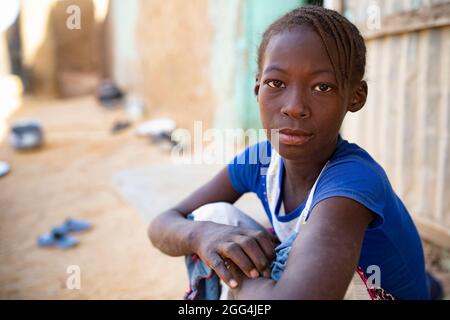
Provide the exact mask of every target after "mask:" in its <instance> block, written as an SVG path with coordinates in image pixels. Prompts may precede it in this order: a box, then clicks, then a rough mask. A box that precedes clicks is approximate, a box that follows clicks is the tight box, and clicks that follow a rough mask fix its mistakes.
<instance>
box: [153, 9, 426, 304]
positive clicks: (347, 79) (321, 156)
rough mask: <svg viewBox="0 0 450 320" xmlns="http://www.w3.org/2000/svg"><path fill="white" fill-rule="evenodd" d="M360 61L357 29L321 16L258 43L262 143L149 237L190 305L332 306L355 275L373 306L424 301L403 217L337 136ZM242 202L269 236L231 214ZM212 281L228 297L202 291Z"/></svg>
mask: <svg viewBox="0 0 450 320" xmlns="http://www.w3.org/2000/svg"><path fill="white" fill-rule="evenodd" d="M365 55H366V48H365V44H364V40H363V38H362V37H361V35H360V33H359V31H358V29H357V28H356V27H355V26H354V25H353V24H352V23H350V22H349V21H348V20H347V19H346V18H344V17H343V16H342V15H340V14H339V13H337V12H335V11H332V10H329V9H325V8H322V7H317V6H304V7H300V8H298V9H295V10H293V11H292V12H289V13H288V14H286V15H284V16H283V17H281V18H280V19H278V20H277V21H276V22H274V23H273V24H272V25H271V26H270V27H269V28H268V30H267V31H266V32H265V33H264V35H263V39H262V43H261V45H260V48H259V52H258V74H257V77H256V85H255V94H256V97H257V100H258V103H259V106H260V115H261V120H262V124H263V127H264V129H266V130H267V138H268V141H265V142H262V143H259V144H256V145H253V146H250V147H249V148H247V149H246V150H245V151H244V152H243V153H242V154H240V155H238V156H237V157H236V158H235V159H234V160H233V161H232V162H231V163H230V164H229V165H228V166H227V167H226V168H224V169H223V170H222V171H221V172H220V173H219V174H218V175H217V176H215V177H214V178H213V179H212V180H211V181H210V182H208V183H207V184H205V185H204V186H203V187H201V188H200V189H198V190H196V191H195V192H193V193H192V194H191V195H190V196H189V197H187V198H186V199H185V200H183V201H182V202H181V203H179V204H178V205H177V206H175V207H174V208H173V209H171V210H168V211H166V212H164V213H162V214H161V215H159V216H158V217H157V218H155V219H154V221H153V222H152V223H151V225H150V227H149V237H150V239H151V241H152V243H153V244H154V245H155V246H156V247H158V248H159V249H160V250H161V251H162V252H164V253H166V254H169V255H172V256H180V255H185V256H188V266H189V267H190V280H191V292H190V293H188V297H189V294H191V295H190V298H198V297H200V296H199V291H200V290H203V291H205V290H207V291H208V292H203V293H202V297H203V298H214V299H216V298H218V297H219V295H220V294H221V296H220V297H221V298H227V297H229V296H230V295H229V294H232V296H233V297H234V298H239V299H342V298H343V297H344V295H345V293H346V291H347V289H348V287H349V284H350V282H351V280H352V278H353V276H354V274H355V271H357V272H358V274H359V275H360V276H361V277H362V279H364V280H366V278H367V277H370V278H371V281H372V283H371V284H372V285H373V287H372V288H371V290H369V293H370V296H371V297H372V298H383V297H384V298H385V297H390V298H396V299H428V298H429V293H428V288H427V283H426V275H425V266H424V255H423V249H422V245H421V240H420V238H419V235H418V233H417V230H416V228H415V226H414V223H413V221H412V219H411V217H410V215H409V213H408V211H407V209H406V208H405V206H404V205H403V203H402V201H401V200H400V199H399V198H398V196H397V195H396V194H395V192H394V190H393V189H392V186H391V185H390V183H389V180H388V178H387V176H386V174H385V172H384V170H383V168H381V166H380V165H379V164H378V163H377V162H375V160H374V159H373V158H372V157H371V156H370V155H369V154H368V153H367V152H366V151H364V150H363V149H362V148H360V147H359V146H357V145H356V144H352V143H349V142H347V141H345V140H343V139H342V138H341V136H340V135H339V129H340V127H341V124H342V121H343V120H344V117H345V115H346V113H347V112H349V111H350V112H357V111H359V110H360V109H361V108H362V107H363V106H364V104H365V102H366V97H367V92H368V89H367V83H366V82H365V81H363V76H364V69H365ZM376 120H377V119H373V121H376ZM262 157H270V163H269V164H266V161H261V159H262ZM254 160H256V161H254ZM246 192H255V193H256V194H257V195H258V197H259V199H260V200H261V203H262V205H263V207H264V209H265V212H266V214H267V216H268V218H269V220H270V223H271V225H272V227H273V229H274V231H275V235H274V234H272V233H270V232H268V231H266V230H265V229H264V228H262V227H260V226H259V225H258V224H257V223H256V222H254V221H253V220H251V219H250V218H249V217H248V216H246V215H245V214H244V213H242V212H240V211H239V210H238V209H236V208H235V207H234V206H232V204H233V203H234V202H235V201H236V200H238V199H239V198H240V197H241V195H242V194H244V193H246ZM187 217H188V218H189V219H186V218H187ZM279 242H280V243H281V244H280V245H279V246H278V247H277V245H278V243H279ZM197 257H199V258H200V262H201V265H200V267H201V268H200V267H199V264H198V260H197ZM210 270H213V271H214V272H212V271H211V273H212V274H211V273H210ZM202 272H203V275H202ZM216 275H217V276H218V277H219V278H220V280H221V283H225V284H226V285H227V286H228V287H229V288H231V292H227V290H225V289H226V288H227V286H222V288H221V287H216V286H215V284H211V282H209V283H208V281H216V282H218V280H219V278H214V277H216ZM211 276H214V277H211ZM211 279H216V280H211ZM200 281H206V282H205V283H203V285H202V284H201V283H200ZM194 291H195V292H194ZM224 293H226V295H224ZM196 295H197V296H196Z"/></svg>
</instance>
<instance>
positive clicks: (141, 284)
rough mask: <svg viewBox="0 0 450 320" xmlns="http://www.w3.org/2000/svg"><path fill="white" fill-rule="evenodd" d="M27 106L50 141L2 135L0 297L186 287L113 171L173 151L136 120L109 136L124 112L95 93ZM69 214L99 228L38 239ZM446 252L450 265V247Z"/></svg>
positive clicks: (105, 295) (88, 295) (123, 294)
mask: <svg viewBox="0 0 450 320" xmlns="http://www.w3.org/2000/svg"><path fill="white" fill-rule="evenodd" d="M24 105H25V107H23V108H21V109H20V110H19V111H18V112H17V113H16V114H14V115H13V117H12V119H10V123H11V122H13V121H14V120H16V119H21V118H34V119H37V120H39V121H40V122H41V123H42V124H43V125H44V128H45V137H46V144H45V146H44V147H43V148H41V149H39V150H36V151H31V152H17V151H15V150H13V149H12V148H11V147H10V146H9V143H8V142H7V141H1V142H0V160H6V161H8V162H9V163H10V164H11V166H12V170H11V172H10V173H9V174H8V175H7V176H5V177H2V178H0V244H1V245H0V299H180V298H181V297H182V295H183V293H184V291H185V290H186V289H187V277H186V273H185V270H184V263H183V259H182V258H171V257H167V256H165V255H163V254H161V253H160V252H159V251H157V250H156V249H154V248H153V247H152V246H151V245H150V243H149V241H148V239H147V235H146V223H145V222H144V219H143V217H142V215H141V214H140V213H138V212H137V211H136V210H135V209H133V207H132V206H130V204H129V203H128V202H126V201H125V200H124V198H123V197H122V196H121V194H119V191H118V188H117V186H115V185H114V183H113V179H112V177H113V176H114V175H115V174H116V173H117V172H122V171H123V170H128V169H130V168H141V167H148V166H149V165H152V164H163V163H167V161H168V160H169V156H168V154H167V153H164V152H162V151H161V149H160V148H158V147H157V146H154V145H151V144H150V143H149V141H148V140H146V139H142V138H138V137H136V136H135V135H134V130H133V128H129V129H126V130H124V131H123V132H120V133H118V134H115V135H112V134H111V133H110V129H111V126H112V124H113V123H114V121H116V120H120V119H124V117H125V115H124V113H123V111H122V110H107V109H105V108H102V107H100V106H98V105H97V104H96V102H95V100H94V99H93V98H80V99H75V100H68V101H64V102H61V101H36V100H25V103H24ZM67 217H74V218H83V219H88V220H89V221H90V222H92V223H93V225H94V228H93V229H92V230H90V231H88V232H85V233H83V234H79V235H76V237H77V238H78V239H79V240H80V245H79V246H78V247H76V248H73V249H70V250H66V251H62V250H59V249H57V248H52V249H42V248H38V247H37V245H36V239H37V237H38V236H39V235H40V234H42V233H45V232H47V231H48V230H49V229H50V228H51V227H52V226H54V225H58V224H60V223H61V222H62V221H64V219H65V218H67ZM425 249H426V257H427V265H428V267H429V268H431V269H432V270H433V271H435V272H436V274H437V276H438V277H439V278H440V279H441V280H443V282H444V283H445V286H446V296H447V298H448V297H449V295H450V273H449V272H448V270H447V269H445V270H444V268H442V267H441V261H440V260H442V259H441V258H442V256H443V253H442V252H441V251H440V250H439V249H437V248H435V247H433V246H431V245H430V244H427V243H426V244H425ZM443 257H444V258H445V259H446V261H447V264H448V261H450V254H449V253H448V252H446V253H444V256H443ZM71 265H77V266H79V267H80V270H81V289H79V290H70V289H68V288H67V286H66V281H67V279H68V277H69V276H70V275H69V274H68V273H67V268H68V267H69V266H71Z"/></svg>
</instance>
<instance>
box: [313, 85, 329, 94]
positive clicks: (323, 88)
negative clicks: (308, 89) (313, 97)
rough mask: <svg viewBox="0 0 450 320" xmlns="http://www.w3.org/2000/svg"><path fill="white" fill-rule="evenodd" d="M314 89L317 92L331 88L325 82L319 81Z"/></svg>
mask: <svg viewBox="0 0 450 320" xmlns="http://www.w3.org/2000/svg"><path fill="white" fill-rule="evenodd" d="M314 90H315V91H319V92H328V91H330V90H331V87H330V86H329V85H327V84H325V83H321V84H318V85H317V86H315V87H314Z"/></svg>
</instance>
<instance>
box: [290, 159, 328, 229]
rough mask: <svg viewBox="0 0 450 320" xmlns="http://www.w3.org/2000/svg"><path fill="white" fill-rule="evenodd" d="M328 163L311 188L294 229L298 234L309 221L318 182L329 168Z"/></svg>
mask: <svg viewBox="0 0 450 320" xmlns="http://www.w3.org/2000/svg"><path fill="white" fill-rule="evenodd" d="M328 162H329V161H328ZM328 162H327V163H326V164H325V165H324V166H323V168H322V170H321V171H320V173H319V176H318V177H317V179H316V181H315V182H314V185H313V186H312V188H311V191H310V192H309V195H308V199H307V200H306V204H305V207H304V208H303V210H302V213H301V214H300V216H299V217H298V221H297V224H296V225H295V229H294V230H295V232H297V233H298V231H299V230H300V227H301V226H302V225H303V224H305V223H306V220H307V219H308V216H309V210H310V208H311V204H312V201H313V198H314V192H315V191H316V186H317V182H318V181H319V178H320V176H321V175H322V173H323V172H324V171H325V168H326V167H327V165H328Z"/></svg>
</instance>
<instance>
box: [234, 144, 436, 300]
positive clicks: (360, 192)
mask: <svg viewBox="0 0 450 320" xmlns="http://www.w3.org/2000/svg"><path fill="white" fill-rule="evenodd" d="M271 154H272V146H271V145H270V143H269V142H268V141H264V142H261V143H258V144H255V145H252V146H250V147H249V148H247V149H246V150H245V151H244V152H242V153H241V154H239V155H238V156H236V157H235V158H234V159H233V161H231V162H230V164H229V165H228V172H229V177H230V180H231V183H232V185H233V187H234V188H235V189H236V191H238V192H240V193H246V192H254V193H256V195H257V196H258V198H259V199H260V201H261V203H262V205H263V207H264V210H265V212H266V214H267V216H268V218H269V219H270V221H271V223H272V225H273V221H272V219H273V218H272V216H273V215H272V214H271V211H270V210H271V209H270V206H269V201H268V195H267V189H266V177H267V175H266V173H267V168H268V167H269V164H270V160H271ZM283 170H284V166H283V161H281V168H280V171H281V172H280V175H279V177H280V179H279V186H278V187H280V186H282V184H281V183H282V178H283V174H282V172H283ZM280 190H282V188H280ZM330 197H345V198H350V199H353V200H355V201H357V202H359V203H361V204H362V205H364V206H365V207H366V208H368V209H369V210H371V211H372V212H373V213H374V214H375V216H376V218H375V220H374V221H373V222H372V223H371V224H370V225H369V227H368V228H367V230H366V233H365V236H364V240H363V245H362V249H361V255H360V259H359V264H358V265H359V267H361V268H362V270H363V271H364V272H365V273H366V276H370V275H371V274H372V272H373V271H371V269H368V267H369V266H372V265H375V266H378V267H379V270H380V276H381V277H380V280H381V284H380V285H381V287H382V288H383V289H384V290H386V291H387V292H388V293H390V294H392V295H393V296H394V297H396V298H397V299H429V292H428V287H427V282H426V274H425V262H424V254H423V248H422V243H421V239H420V237H419V234H418V232H417V229H416V227H415V225H414V223H413V221H412V219H411V216H410V215H409V213H408V211H407V209H406V207H405V206H404V204H403V203H402V201H401V200H400V199H399V197H398V196H397V195H396V193H395V192H394V190H393V189H392V186H391V184H390V182H389V179H388V177H387V176H386V173H385V172H384V170H383V168H382V167H381V166H380V165H379V164H378V163H377V162H376V161H375V160H374V159H373V158H372V157H371V156H370V155H369V154H368V153H367V152H366V151H365V150H363V149H362V148H360V147H359V146H358V145H356V144H353V143H349V142H348V141H346V140H343V139H342V138H341V137H340V136H339V139H338V142H337V146H336V150H335V151H334V153H333V155H332V156H331V158H330V159H329V163H328V165H327V166H326V168H325V170H324V171H323V173H322V175H321V176H320V178H319V180H318V182H317V187H316V190H315V193H314V197H313V202H312V205H311V210H312V208H314V206H315V205H316V204H318V203H319V202H320V201H322V200H325V199H327V198H330ZM277 201H278V205H277V206H276V209H275V211H276V212H275V213H274V216H275V217H276V219H277V220H279V222H289V220H293V219H296V218H297V217H298V216H299V215H300V212H301V211H302V210H303V208H304V207H305V202H306V199H305V201H304V202H303V203H302V204H300V206H299V207H298V208H296V209H295V210H294V211H292V212H287V213H286V215H279V213H278V210H279V207H280V203H281V202H282V196H281V191H280V196H279V199H278V200H277ZM279 222H278V223H279Z"/></svg>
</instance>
